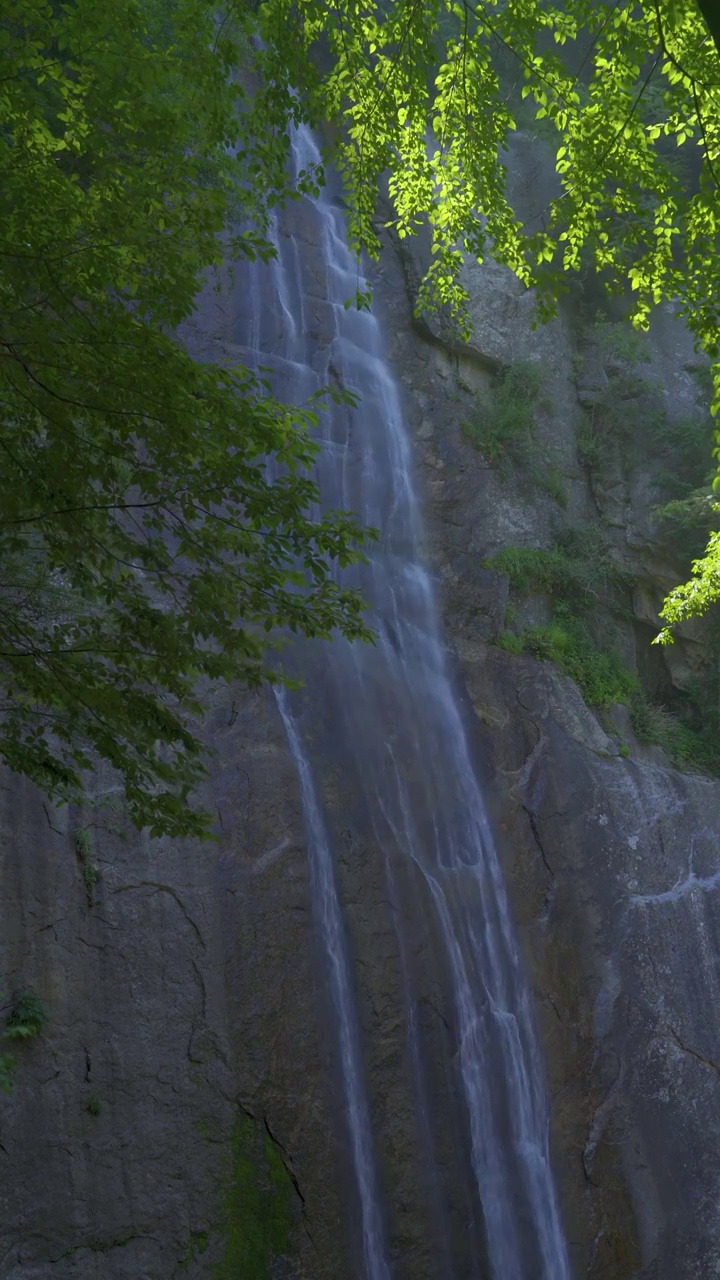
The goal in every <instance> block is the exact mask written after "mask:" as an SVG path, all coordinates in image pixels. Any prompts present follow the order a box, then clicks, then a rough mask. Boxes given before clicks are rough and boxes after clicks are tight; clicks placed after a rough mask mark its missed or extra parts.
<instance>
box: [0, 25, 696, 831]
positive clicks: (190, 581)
mask: <svg viewBox="0 0 720 1280" xmlns="http://www.w3.org/2000/svg"><path fill="white" fill-rule="evenodd" d="M509 62H510V64H511V65H512V66H514V67H515V68H516V78H517V79H518V81H519V83H518V85H517V86H515V87H514V88H513V86H512V85H509V84H508V79H507V67H508V63H509ZM522 99H526V100H527V101H529V102H531V103H532V107H533V111H534V115H535V118H536V119H537V120H545V121H546V122H550V123H551V126H552V128H553V129H554V130H555V131H556V135H557V148H556V170H557V180H558V195H557V198H556V199H554V200H553V201H551V202H550V204H549V206H548V207H547V208H546V209H543V210H539V211H538V213H539V214H542V219H541V221H542V229H541V230H534V231H533V230H529V229H528V228H526V227H524V226H523V225H521V223H520V222H519V220H518V218H517V217H516V215H515V213H514V211H513V209H512V208H511V206H510V204H509V202H508V199H507V195H506V188H505V178H506V174H505V165H504V159H503V157H504V148H505V146H506V143H507V138H508V134H509V133H510V132H512V131H513V129H514V128H515V126H516V120H515V118H514V115H513V111H514V110H515V105H516V104H517V103H518V102H520V101H522ZM300 120H304V121H307V122H308V123H309V124H311V125H313V126H321V127H323V130H324V134H323V136H325V137H326V139H327V158H330V157H332V158H333V159H334V160H335V162H336V163H337V164H338V166H339V168H340V170H341V172H342V174H343V177H344V181H345V186H346V198H347V204H348V211H349V212H348V217H349V226H350V235H351V238H352V241H353V243H354V245H355V246H356V248H357V249H358V251H360V250H365V251H367V252H369V253H371V254H376V253H377V252H378V249H379V241H378V234H377V228H376V217H377V210H378V205H379V195H380V190H381V184H382V182H383V181H384V178H383V175H387V182H388V194H389V198H390V205H391V209H392V223H393V225H394V227H395V230H396V231H397V233H398V235H400V236H401V237H402V236H407V235H411V234H412V233H413V232H414V231H416V230H417V228H418V227H419V226H420V225H421V224H422V223H423V222H424V221H425V220H427V221H428V222H429V224H430V228H431V232H432V256H431V262H430V266H429V269H428V272H427V275H426V277H425V280H424V282H423V286H422V289H421V293H420V297H419V303H418V305H419V306H420V307H421V308H422V307H438V306H442V307H445V308H447V309H448V310H449V312H450V313H451V314H452V316H453V317H454V319H455V321H456V323H457V324H459V325H460V326H461V328H463V329H464V330H465V332H467V313H466V308H465V302H466V299H465V296H464V293H463V288H462V283H461V277H460V271H461V267H462V263H463V258H464V255H465V254H471V255H473V256H474V257H476V258H480V259H482V257H483V256H484V255H485V254H488V253H491V254H492V255H493V256H494V257H495V258H496V259H498V260H499V261H500V262H502V263H505V264H506V265H507V266H508V267H510V268H511V269H512V270H513V271H514V272H515V273H516V275H517V276H518V277H519V278H520V279H521V280H522V281H523V282H524V283H525V284H526V285H527V286H528V287H534V288H535V289H536V293H537V299H538V308H539V317H540V318H546V317H547V316H549V315H551V314H553V312H554V310H555V309H556V306H557V299H558V295H559V293H560V292H561V291H562V289H563V287H564V285H565V281H566V279H567V276H568V273H571V272H573V271H577V270H579V268H580V265H581V255H584V258H585V259H587V258H588V257H589V258H590V259H591V260H592V261H593V262H594V264H595V266H596V268H597V269H598V270H599V271H601V272H602V273H604V277H605V278H606V279H607V280H608V282H609V284H610V286H611V287H614V288H615V289H617V290H621V289H622V288H623V287H624V286H625V284H626V283H627V282H628V281H629V282H630V284H631V286H632V291H633V299H634V302H633V310H632V316H633V320H634V323H635V324H636V326H638V327H639V328H646V327H647V325H648V322H649V316H650V314H651V310H652V308H653V307H654V306H655V305H657V303H659V302H660V301H662V300H663V299H674V300H676V302H677V305H678V309H679V311H680V314H681V315H683V316H684V318H685V320H686V322H687V324H688V325H689V327H690V329H691V331H692V333H693V334H694V337H695V339H696V342H697V344H698V347H700V348H702V349H703V350H704V351H706V352H707V353H708V355H709V356H710V357H711V359H712V360H713V361H714V362H715V363H714V376H715V386H716V396H715V408H716V409H717V408H718V405H719V404H720V359H719V358H718V356H719V348H718V307H719V306H720V256H719V255H718V246H717V235H718V224H717V219H718V209H719V208H720V206H719V205H718V198H717V177H718V173H719V172H720V155H719V154H718V152H719V150H720V62H719V61H718V54H717V50H716V48H715V46H714V44H713V40H712V39H711V37H710V34H709V33H708V30H707V28H706V27H705V25H704V23H703V19H702V16H701V13H700V10H699V9H698V8H697V7H696V5H695V4H694V0H651V2H648V0H643V2H642V3H640V4H635V3H630V2H629V0H619V2H618V0H616V2H615V3H600V4H597V3H589V0H564V3H557V4H555V3H552V0H543V2H542V3H540V4H538V3H535V2H534V0H533V2H531V0H486V2H484V3H478V4H474V3H470V0H392V2H388V0H382V2H380V3H375V2H374V0H333V3H332V4H331V5H328V4H327V3H325V0H261V2H260V3H254V2H253V3H249V2H248V3H245V4H243V3H242V2H241V0H231V3H230V4H229V7H228V8H227V9H225V10H223V11H222V12H221V13H220V14H219V15H218V14H216V10H215V7H214V6H211V5H209V4H208V3H207V0H114V2H113V4H111V5H108V4H106V3H103V2H102V0H6V4H5V5H4V6H3V10H2V14H1V15H0V400H1V401H2V426H1V428H0V454H1V455H2V467H0V550H1V553H2V554H1V557H0V566H1V567H0V578H1V588H2V590H1V598H0V690H1V691H2V692H1V694H0V716H1V718H0V755H1V756H2V757H3V758H4V759H5V760H6V761H7V763H9V764H10V765H11V766H12V767H13V768H16V769H18V770H20V771H23V772H25V773H28V774H29V775H30V776H31V777H32V778H34V779H35V780H36V781H37V782H39V783H40V784H41V785H43V786H44V787H45V788H46V789H48V790H49V791H50V792H51V793H52V794H53V795H55V796H58V797H61V798H68V797H71V796H73V795H77V794H78V793H79V790H80V788H81V785H82V775H83V772H84V771H85V770H86V769H88V768H90V767H92V765H93V762H94V761H95V759H96V758H97V756H98V755H99V756H100V757H102V758H104V759H105V760H106V761H108V762H109V763H110V764H111V765H112V766H114V767H115V768H116V769H117V770H119V773H120V776H121V778H122V783H123V787H124V790H125V794H126V797H127V800H128V802H129V806H130V812H131V814H132V816H133V817H134V819H135V820H136V821H137V822H138V823H140V824H141V825H145V824H147V825H149V826H150V827H151V830H153V831H155V832H160V831H166V832H169V833H175V834H177V833H181V832H184V831H199V830H202V829H203V828H204V824H205V822H206V818H205V816H204V815H202V814H199V813H197V812H194V811H193V810H192V808H191V807H189V806H188V804H187V798H188V795H189V793H190V792H191V790H192V788H193V786H194V784H195V783H196V782H197V781H198V779H199V778H200V776H201V775H202V771H203V767H204V765H203V755H202V748H201V746H200V742H199V737H198V734H197V732H196V725H195V724H194V722H193V717H194V716H196V715H199V714H200V710H201V699H200V694H199V687H200V686H199V682H201V681H202V679H204V678H205V679H209V680H211V681H215V680H232V679H240V680H243V681H245V682H250V683H256V682H258V681H261V680H263V679H266V678H271V679H272V678H275V676H274V673H273V666H272V660H271V651H272V647H273V646H274V645H277V644H279V643H280V642H281V639H282V635H283V633H284V632H285V631H286V630H287V629H288V628H290V629H296V630H298V631H300V632H302V633H304V634H307V635H314V636H330V635H332V633H333V631H334V629H337V628H339V629H340V630H341V631H343V632H344V633H345V634H346V635H348V636H351V637H367V635H368V632H367V629H366V627H365V626H364V624H363V621H362V605H361V602H360V601H359V600H358V598H357V597H356V596H355V595H354V594H352V593H350V592H347V591H344V590H342V589H341V588H340V587H339V586H338V585H337V581H336V577H335V576H334V575H333V573H332V571H331V565H332V562H333V561H339V562H340V563H343V562H345V561H348V560H351V559H353V558H356V557H358V556H359V555H360V554H361V544H362V538H363V533H362V531H361V530H360V529H358V527H357V525H356V524H355V523H354V521H353V519H352V518H351V517H350V516H349V515H347V514H346V513H337V514H335V515H330V516H327V517H325V518H323V519H321V520H319V519H315V518H314V517H313V515H312V511H313V503H314V499H315V496H316V493H315V488H314V485H313V483H312V481H311V480H310V478H309V472H308V467H309V466H310V464H311V462H312V457H313V445H312V428H313V425H314V420H315V418H314V412H315V411H314V410H313V408H312V407H308V408H306V409H304V410H296V409H289V408H287V407H286V406H282V405H280V404H278V403H277V402H276V401H275V400H274V399H273V397H272V395H271V394H270V390H269V388H268V387H267V386H265V385H264V384H263V383H262V382H261V381H259V380H258V379H257V378H256V377H255V376H253V375H252V374H251V373H250V372H249V371H248V370H247V369H244V368H242V367H240V366H238V367H233V368H220V367H217V366H211V365H201V364H198V363H195V362H193V361H192V360H191V359H190V358H189V356H188V354H187V352H186V351H185V350H184V348H183V346H182V344H181V343H180V342H179V341H178V340H177V339H176V338H175V337H173V336H171V335H172V334H173V332H174V330H175V328H176V326H177V325H178V324H179V322H180V321H182V320H183V319H185V318H186V317H187V316H188V315H189V314H190V313H191V310H192V307H193V298H194V296H195V294H196V292H197V289H198V286H199V284H200V281H201V278H202V275H203V272H205V271H206V270H208V269H211V268H213V266H216V265H218V264H219V263H220V261H221V260H222V259H223V257H224V256H226V255H227V253H228V252H230V253H231V254H234V255H235V256H239V257H253V256H254V255H256V254H259V255H261V256H262V257H267V256H269V255H270V254H271V253H272V247H271V245H270V244H269V242H268V218H269V215H270V212H271V210H272V208H273V206H274V205H276V204H278V203H281V202H282V201H283V200H287V199H292V198H295V197H296V196H297V195H298V194H299V193H301V192H302V191H312V190H314V189H315V188H316V186H317V183H318V182H320V181H322V176H323V175H322V169H320V170H319V171H318V172H307V173H304V174H301V175H300V179H299V182H298V184H297V186H296V187H295V188H293V187H292V185H291V184H290V182H289V179H288V176H287V175H288V168H287V164H286V161H287V151H288V134H287V127H288V124H289V123H292V122H293V121H295V122H297V121H300ZM677 148H685V149H686V151H687V153H689V154H691V155H692V157H693V158H694V161H695V168H696V169H697V170H698V172H699V177H698V180H697V182H695V183H693V184H691V185H689V184H688V183H687V182H686V181H683V179H682V175H681V174H680V173H679V171H678V167H677V165H676V164H675V163H674V162H673V155H672V153H673V152H675V151H677ZM316 408H317V406H316V407H315V409H316ZM694 581H695V584H696V585H695V587H694V588H684V589H680V595H679V596H678V595H677V593H676V595H675V597H674V602H673V597H671V600H670V601H669V602H668V606H667V611H666V612H667V617H668V621H669V622H670V623H673V622H675V621H676V620H678V619H679V618H680V617H684V616H688V615H689V614H690V613H692V612H698V611H701V610H702V609H704V608H705V607H707V604H708V602H710V601H712V600H714V599H716V598H717V597H718V596H719V595H720V540H719V539H718V536H715V538H714V540H713V541H712V542H711V544H710V548H709V551H708V556H707V558H706V559H705V560H704V561H701V562H698V569H697V575H696V579H695V580H694ZM683 592H684V594H683ZM673 610H675V612H673Z"/></svg>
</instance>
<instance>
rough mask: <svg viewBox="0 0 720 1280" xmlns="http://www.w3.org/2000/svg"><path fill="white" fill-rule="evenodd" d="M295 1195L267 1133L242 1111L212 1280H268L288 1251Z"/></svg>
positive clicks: (237, 1129)
mask: <svg viewBox="0 0 720 1280" xmlns="http://www.w3.org/2000/svg"><path fill="white" fill-rule="evenodd" d="M294 1199H295V1190H294V1187H293V1184H292V1180H291V1178H290V1175H289V1174H288V1171H287V1169H286V1168H285V1165H284V1164H283V1160H282V1157H281V1155H280V1152H279V1151H278V1148H277V1145H276V1144H275V1143H274V1142H273V1140H272V1138H271V1136H270V1134H269V1132H268V1131H267V1129H266V1127H265V1126H264V1125H262V1124H261V1123H260V1122H259V1121H257V1120H256V1119H254V1118H253V1117H252V1116H250V1115H248V1114H247V1113H246V1112H244V1111H241V1112H240V1113H239V1114H238V1118H237V1121H236V1123H235V1128H234V1130H233V1135H232V1144H231V1168H230V1170H229V1179H228V1185H227V1189H226V1193H225V1198H224V1219H225V1221H224V1232H225V1252H224V1254H223V1258H222V1261H221V1262H220V1263H219V1264H218V1265H217V1266H216V1267H215V1268H214V1270H213V1273H212V1274H213V1280H271V1275H272V1272H271V1264H272V1262H273V1259H275V1258H279V1257H282V1256H283V1255H284V1254H286V1253H287V1251H288V1242H289V1236H290V1228H291V1226H292V1222H293V1216H294V1215H293V1209H294Z"/></svg>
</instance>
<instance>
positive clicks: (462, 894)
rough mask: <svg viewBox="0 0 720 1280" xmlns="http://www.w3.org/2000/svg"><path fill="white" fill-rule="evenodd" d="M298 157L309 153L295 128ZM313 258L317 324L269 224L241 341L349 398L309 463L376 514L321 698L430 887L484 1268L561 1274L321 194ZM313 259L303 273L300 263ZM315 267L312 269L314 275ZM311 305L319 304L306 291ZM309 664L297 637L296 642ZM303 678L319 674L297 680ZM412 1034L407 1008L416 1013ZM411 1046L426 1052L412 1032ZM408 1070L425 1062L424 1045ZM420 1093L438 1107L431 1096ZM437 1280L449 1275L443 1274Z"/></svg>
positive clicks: (386, 410)
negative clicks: (364, 631)
mask: <svg viewBox="0 0 720 1280" xmlns="http://www.w3.org/2000/svg"><path fill="white" fill-rule="evenodd" d="M293 154H294V162H295V165H296V166H297V168H298V170H299V169H300V168H303V167H306V166H307V165H308V164H312V163H317V162H318V161H319V159H320V157H319V154H318V152H317V149H316V147H315V144H314V142H313V139H312V136H311V135H310V134H309V132H308V131H307V130H305V129H303V128H300V129H298V130H297V131H296V132H295V134H294V136H293ZM303 208H304V216H305V217H306V218H307V219H308V220H309V224H310V226H311V228H312V231H311V234H312V235H313V236H314V238H315V241H316V243H317V247H318V261H319V262H320V263H321V264H322V272H321V273H320V274H321V275H322V277H323V278H322V279H316V280H315V282H314V284H313V285H312V288H313V289H314V290H315V296H316V297H320V298H322V306H321V311H322V317H323V319H322V323H321V325H320V328H321V329H322V330H323V332H322V333H321V334H317V333H315V334H314V333H313V332H311V330H312V329H313V327H317V326H315V322H314V321H313V323H312V324H311V323H310V322H309V321H308V318H307V317H306V315H305V313H304V309H303V308H304V303H303V297H304V296H305V297H307V293H308V288H307V282H306V281H305V283H303V263H302V262H301V259H300V254H299V248H298V244H297V241H296V240H294V239H293V237H292V236H291V235H287V234H285V235H284V236H283V235H282V234H280V233H279V232H278V234H277V235H276V245H277V248H278V258H277V261H276V262H274V263H273V264H271V265H269V266H267V267H263V266H260V265H257V266H255V267H253V270H252V287H251V290H250V298H249V306H248V308H247V312H248V314H247V317H246V332H247V336H246V345H247V347H248V348H250V350H251V351H252V352H253V353H254V357H255V360H256V362H257V363H259V364H264V365H266V366H267V365H269V366H271V367H272V369H273V371H274V374H275V379H274V386H273V389H274V391H275V393H276V394H277V395H278V396H279V397H281V398H282V397H284V398H286V399H288V400H292V401H295V402H296V403H302V402H303V401H304V400H306V399H307V397H308V396H309V395H310V394H311V393H312V392H313V391H314V390H316V389H317V388H318V387H319V386H321V385H325V384H327V383H328V382H329V381H331V380H332V379H333V378H335V379H337V380H339V382H340V383H341V385H343V386H345V387H347V388H349V389H350V390H352V391H354V392H356V393H357V394H358V395H359V397H360V404H359V407H358V408H357V409H355V410H349V409H348V408H344V409H338V410H337V411H333V412H330V413H327V414H326V415H324V418H323V423H322V430H321V433H320V438H321V444H322V449H321V453H320V456H319V458H318V463H317V479H318V484H319V487H320V494H321V502H322V505H323V506H324V507H327V508H338V507H342V508H344V509H350V510H354V511H356V512H357V513H359V515H360V516H361V518H362V519H363V521H365V522H366V523H367V524H368V525H373V526H375V527H377V528H378V529H379V530H380V533H381V537H380V542H379V544H378V548H379V549H377V550H372V551H371V554H370V556H369V562H368V564H367V565H365V566H356V567H355V568H353V569H352V570H346V571H343V572H344V580H345V581H347V582H348V584H350V585H353V586H357V587H359V588H360V589H361V590H362V592H363V594H364V596H365V598H366V599H367V600H368V601H369V603H370V611H369V621H370V623H371V625H372V626H373V627H374V628H375V630H376V631H377V634H378V642H377V644H376V645H375V646H367V645H351V644H349V643H348V642H346V641H344V640H342V639H338V640H336V641H335V642H334V643H333V644H332V645H331V646H327V647H326V649H325V651H324V654H323V664H324V665H323V673H324V681H325V682H326V683H325V685H324V688H323V692H322V695H320V701H326V702H327V705H328V706H329V708H330V714H331V716H332V718H333V721H334V733H335V734H336V735H337V736H338V738H339V739H340V740H341V741H342V744H343V752H344V758H345V759H346V760H348V761H349V762H350V764H351V767H352V771H353V774H354V776H355V778H356V781H357V786H358V787H359V788H362V790H363V793H364V806H365V811H366V813H367V814H369V815H370V819H371V825H372V829H373V833H374V838H375V840H376V842H377V845H378V847H379V848H380V849H381V850H382V851H383V854H384V857H385V859H386V865H387V869H388V877H389V878H390V879H391V877H392V866H393V864H394V863H395V861H396V860H397V859H401V860H402V861H403V862H404V863H405V864H406V865H408V864H409V865H411V866H412V868H414V871H415V875H416V876H417V877H419V878H420V880H421V882H422V883H423V884H424V885H425V887H426V890H427V892H428V894H429V896H430V899H431V901H432V903H433V904H434V910H435V914H436V918H437V926H438V931H439V936H440V937H441V938H442V942H443V946H444V949H445V956H446V966H447V970H448V972H449V974H450V979H451V984H452V991H453V999H454V1005H455V1022H456V1034H457V1040H458V1066H459V1084H460V1086H461V1088H462V1093H463V1095H464V1101H465V1107H466V1114H467V1121H468V1124H469V1138H470V1141H469V1146H470V1152H471V1160H472V1169H473V1172H474V1177H475V1180H476V1183H477V1194H478V1199H479V1203H480V1205H481V1209H482V1215H483V1221H484V1235H485V1241H486V1250H487V1259H488V1266H489V1269H490V1273H491V1276H492V1277H493V1280H567V1278H568V1276H569V1268H568V1261H567V1254H566V1247H565V1241H564V1236H563V1232H562V1227H561V1223H560V1217H559V1211H558V1206H557V1198H556V1193H555V1188H554V1182H553V1177H552V1172H551V1168H550V1162H549V1152H548V1108H547V1103H546V1097H545V1089H544V1082H543V1070H542V1063H541V1060H540V1054H539V1048H538V1044H537V1041H536V1038H535V1033H534V1029H533V1018H532V1011H531V1006H530V998H529V993H528V989H527V985H526V983H525V980H524V977H523V973H522V969H521V963H520V956H519V952H518V946H517V942H516V940H515V936H514V932H513V928H512V924H511V921H510V915H509V910H508V904H507V898H506V893H505V889H504V885H503V880H502V875H501V871H500V866H499V862H498V857H497V853H496V849H495V845H494V842H493V837H492V833H491V830H490V826H489V823H488V819H487V816H486V811H485V805H484V802H483V797H482V794H481V791H480V787H479V784H478V782H477V778H476V775H475V772H474V769H473V766H472V761H471V754H470V748H469V745H468V741H467V736H466V732H465V728H464V725H463V721H462V717H461V715H460V711H459V708H458V704H457V700H456V697H455V695H454V692H453V688H452V684H451V681H450V678H449V674H448V670H447V665H446V660H445V654H444V650H443V644H442V639H441V636H440V632H439V624H438V615H437V609H436V605H435V600H434V596H433V590H432V586H431V582H430V578H429V576H428V574H427V572H426V570H425V569H424V567H423V565H422V563H421V559H420V545H421V535H422V525H421V519H420V513H419V509H418V504H417V500H416V496H415V492H414V488H413V481H412V470H411V454H410V446H409V441H408V437H407V432H406V429H405V426H404V422H403V416H402V412H401V407H400V402H399V398H398V394H397V391H396V388H395V385H394V383H393V380H392V377H391V375H390V372H389V370H388V367H387V364H386V362H385V360H384V357H383V344H382V335H381V332H380V329H379V326H378V323H377V321H376V319H375V318H374V316H373V315H372V314H370V313H368V312H362V311H356V310H347V309H346V308H345V305H344V303H345V300H346V299H347V298H348V297H351V296H352V295H354V293H355V291H356V289H357V288H358V284H360V285H361V286H362V283H363V282H362V281H358V278H357V266H356V263H355V260H354V258H353V257H352V255H351V254H350V252H349V250H348V248H347V245H346V243H345V239H344V235H343V230H342V217H341V214H340V213H339V211H338V210H337V209H336V208H335V207H334V205H333V204H332V203H331V202H330V200H329V199H327V198H326V197H322V198H320V199H318V200H316V201H309V200H308V201H304V202H303ZM305 274H306V275H307V272H306V273H305ZM317 274H318V273H316V275H317ZM315 314H316V316H317V309H316V313H315ZM297 661H298V664H299V667H300V670H302V668H303V656H302V646H300V649H299V657H298V659H297ZM310 693H312V690H310ZM278 702H279V707H280V711H281V714H282V717H283V720H284V723H285V727H286V731H287V735H288V741H289V744H290V749H291V751H292V754H293V756H294V758H295V761H296V764H297V768H298V774H299V778H300V785H301V793H302V800H303V806H304V811H305V818H306V825H307V830H308V841H309V848H310V858H311V869H312V880H313V892H314V896H315V902H316V911H317V922H318V929H319V934H320V941H321V946H322V949H323V951H324V955H325V960H326V965H327V969H328V974H329V988H330V993H331V997H332V1003H333V1010H334V1020H335V1028H336V1035H337V1041H338V1060H339V1062H340V1065H341V1068H342V1073H343V1082H342V1084H343V1096H344V1106H345V1112H346V1121H347V1125H348V1132H349V1137H350V1152H351V1157H352V1163H353V1172H354V1176H355V1182H356V1186H357V1191H358V1197H359V1202H360V1210H361V1212H360V1217H361V1223H362V1237H363V1248H364V1277H365V1280H387V1277H389V1275H390V1269H389V1266H388V1263H387V1261H386V1255H385V1253H384V1245H383V1232H382V1225H381V1222H382V1215H381V1213H380V1208H379V1204H378V1191H377V1181H376V1174H375V1170H374V1164H373V1153H372V1136H371V1129H370V1119H369V1110H368V1105H367V1102H366V1099H365V1093H364V1087H363V1073H362V1064H361V1054H360V1043H359V1036H358V1030H357V1025H356V1014H355V1010H354V1007H353V997H352V983H351V978H350V963H349V958H348V954H347V949H346V944H345V941H344V938H343V929H342V916H341V910H340V904H339V900H338V892H337V888H336V881H335V874H334V870H333V862H332V858H331V852H330V845H329V841H328V837H327V834H326V830H325V825H324V822H323V817H322V812H321V805H320V801H319V799H318V792H317V789H316V784H315V782H314V780H313V771H312V765H311V760H310V753H309V751H308V749H307V747H306V746H305V745H304V744H303V739H302V735H301V733H300V731H299V729H298V726H297V724H296V719H295V716H294V712H293V710H292V699H291V698H287V697H286V696H285V695H280V696H279V699H278ZM408 1021H409V1026H410V1028H411V1031H410V1033H409V1034H411V1036H412V1037H414V1036H415V1031H414V1023H413V1020H412V1018H409V1020H408ZM411 1053H412V1055H413V1057H414V1058H418V1057H419V1053H420V1050H419V1047H418V1045H417V1043H416V1041H415V1040H413V1043H412V1045H411ZM418 1073H419V1074H420V1072H419V1063H418ZM424 1105H425V1106H426V1107H429V1108H431V1107H432V1099H431V1098H426V1099H425V1103H424ZM437 1280H446V1273H445V1272H443V1274H440V1271H439V1270H438V1273H437Z"/></svg>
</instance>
